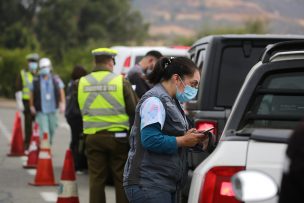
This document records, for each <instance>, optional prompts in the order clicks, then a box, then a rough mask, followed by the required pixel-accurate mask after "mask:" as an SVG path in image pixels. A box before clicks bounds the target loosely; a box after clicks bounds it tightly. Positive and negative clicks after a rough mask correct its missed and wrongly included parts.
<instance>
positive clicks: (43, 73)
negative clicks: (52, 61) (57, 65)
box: [39, 68, 51, 75]
mask: <svg viewBox="0 0 304 203" xmlns="http://www.w3.org/2000/svg"><path fill="white" fill-rule="evenodd" d="M50 72H51V69H50V68H43V69H40V71H39V73H40V75H48V74H50Z"/></svg>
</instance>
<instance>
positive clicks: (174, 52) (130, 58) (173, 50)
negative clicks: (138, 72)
mask: <svg viewBox="0 0 304 203" xmlns="http://www.w3.org/2000/svg"><path fill="white" fill-rule="evenodd" d="M111 49H115V50H116V51H118V54H117V56H116V57H115V62H116V64H115V67H114V73H116V74H123V75H126V74H127V73H128V71H129V70H130V68H132V67H133V66H134V65H135V64H137V63H138V62H139V61H140V60H141V59H142V58H143V57H144V56H145V55H146V53H147V52H149V51H151V50H156V51H159V52H160V53H162V55H164V56H169V57H170V56H173V57H177V56H185V57H188V49H189V47H186V46H176V47H165V46H155V47H153V46H151V47H148V46H135V47H128V46H113V47H111Z"/></svg>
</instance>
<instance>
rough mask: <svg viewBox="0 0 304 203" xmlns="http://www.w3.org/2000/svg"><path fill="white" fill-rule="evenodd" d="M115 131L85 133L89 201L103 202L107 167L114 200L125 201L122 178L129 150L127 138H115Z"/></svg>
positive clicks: (125, 202) (91, 202) (92, 202)
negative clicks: (112, 186)
mask: <svg viewBox="0 0 304 203" xmlns="http://www.w3.org/2000/svg"><path fill="white" fill-rule="evenodd" d="M114 134H115V133H112V132H107V131H100V132H97V133H96V134H93V135H86V153H87V159H88V167H89V174H90V203H105V202H106V198H105V190H104V189H105V185H106V181H107V176H108V174H109V171H108V169H110V170H111V172H112V174H113V180H114V186H115V194H116V202H117V203H127V202H128V200H127V197H126V195H125V192H124V189H123V186H122V180H123V170H124V165H125V163H126V160H127V158H128V152H129V142H128V138H127V137H124V138H115V136H114Z"/></svg>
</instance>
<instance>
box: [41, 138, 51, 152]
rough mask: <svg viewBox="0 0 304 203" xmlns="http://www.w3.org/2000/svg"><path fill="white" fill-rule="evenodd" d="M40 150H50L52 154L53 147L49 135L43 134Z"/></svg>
mask: <svg viewBox="0 0 304 203" xmlns="http://www.w3.org/2000/svg"><path fill="white" fill-rule="evenodd" d="M40 149H44V150H48V151H49V152H50V153H51V145H50V141H49V138H48V134H47V133H43V138H42V141H41V142H40Z"/></svg>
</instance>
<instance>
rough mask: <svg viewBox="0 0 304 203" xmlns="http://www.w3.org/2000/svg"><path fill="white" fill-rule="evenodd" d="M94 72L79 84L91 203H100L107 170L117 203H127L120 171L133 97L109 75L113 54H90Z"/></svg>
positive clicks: (102, 50)
mask: <svg viewBox="0 0 304 203" xmlns="http://www.w3.org/2000/svg"><path fill="white" fill-rule="evenodd" d="M92 54H93V55H94V58H95V68H94V70H93V72H92V73H91V74H89V75H87V76H84V77H82V78H80V80H79V84H78V103H79V107H80V110H81V114H82V120H83V133H84V134H85V136H86V152H87V159H88V168H89V179H90V203H103V202H106V200H105V191H104V189H105V184H106V179H107V176H108V174H109V173H108V169H110V170H111V173H112V175H113V179H114V185H115V190H116V202H118V203H123V202H128V201H127V199H126V196H125V193H124V190H123V186H122V176H123V168H124V164H125V162H126V159H127V157H128V150H129V144H128V138H127V133H128V131H129V126H130V123H129V120H133V117H134V110H135V106H136V102H137V101H136V95H135V93H134V92H133V90H132V86H131V84H130V83H129V82H128V81H127V80H125V79H123V77H122V76H121V75H116V74H114V73H112V71H113V67H114V64H115V61H114V57H115V55H116V54H117V52H116V51H115V50H112V49H108V48H99V49H95V50H93V51H92Z"/></svg>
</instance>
